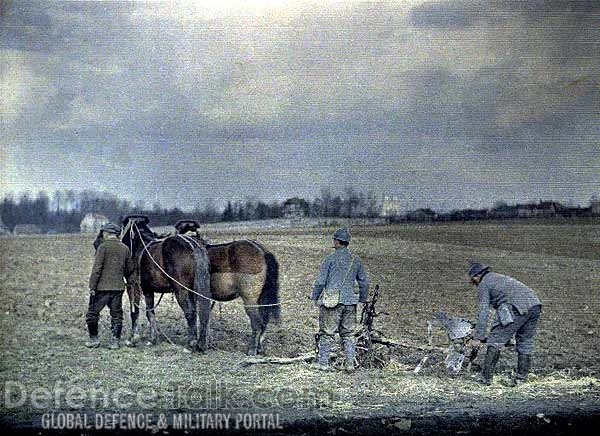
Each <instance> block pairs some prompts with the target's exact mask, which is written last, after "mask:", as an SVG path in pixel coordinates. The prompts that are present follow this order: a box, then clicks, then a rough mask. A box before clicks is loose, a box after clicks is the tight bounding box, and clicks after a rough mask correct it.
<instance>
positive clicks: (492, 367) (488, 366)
mask: <svg viewBox="0 0 600 436" xmlns="http://www.w3.org/2000/svg"><path fill="white" fill-rule="evenodd" d="M499 357H500V350H499V349H497V348H496V347H488V349H487V352H486V353H485V360H484V362H483V370H482V371H481V383H483V384H484V385H488V386H489V385H491V384H492V379H493V378H494V372H495V371H496V364H497V363H498V358H499Z"/></svg>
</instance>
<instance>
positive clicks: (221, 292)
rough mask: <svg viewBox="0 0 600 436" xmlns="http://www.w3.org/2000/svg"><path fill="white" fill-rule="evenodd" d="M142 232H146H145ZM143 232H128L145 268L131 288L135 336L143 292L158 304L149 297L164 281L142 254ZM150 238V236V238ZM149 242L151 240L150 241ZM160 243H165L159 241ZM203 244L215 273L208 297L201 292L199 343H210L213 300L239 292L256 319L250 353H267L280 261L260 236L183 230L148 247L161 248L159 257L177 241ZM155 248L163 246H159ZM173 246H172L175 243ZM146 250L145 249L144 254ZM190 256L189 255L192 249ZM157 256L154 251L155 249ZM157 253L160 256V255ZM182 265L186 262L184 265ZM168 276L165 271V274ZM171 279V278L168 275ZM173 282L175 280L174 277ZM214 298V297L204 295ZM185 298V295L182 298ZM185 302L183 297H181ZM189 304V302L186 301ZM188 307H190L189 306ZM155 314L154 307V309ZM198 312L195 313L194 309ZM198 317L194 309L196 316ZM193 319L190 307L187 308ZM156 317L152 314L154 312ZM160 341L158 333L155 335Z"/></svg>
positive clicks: (133, 335) (149, 300)
mask: <svg viewBox="0 0 600 436" xmlns="http://www.w3.org/2000/svg"><path fill="white" fill-rule="evenodd" d="M140 234H141V235H142V237H140ZM143 235H144V233H143V232H135V233H132V232H127V234H126V235H124V237H123V242H124V243H126V244H127V245H130V246H131V247H132V248H133V250H132V253H133V255H134V256H138V257H139V263H138V265H139V268H140V285H141V286H139V287H138V286H132V287H131V290H129V288H128V292H129V296H130V301H132V311H131V321H132V332H131V341H132V342H134V341H135V339H136V325H137V318H138V316H139V301H140V291H141V292H142V293H143V294H144V297H145V299H146V307H147V310H149V309H151V308H152V309H153V308H154V304H153V303H154V300H153V299H152V298H149V296H148V294H149V292H148V289H149V286H150V285H153V284H154V281H158V280H159V277H158V276H159V275H160V271H156V268H153V267H152V265H151V262H152V261H151V260H150V262H148V260H149V259H148V256H144V254H143V253H142V252H143V251H145V249H144V247H143V243H142V238H143ZM166 240H170V242H169V244H167V245H165V242H164V241H166ZM144 242H145V241H144ZM145 243H146V244H147V242H145ZM159 244H160V245H159ZM192 244H197V245H201V246H203V247H204V248H205V249H206V251H207V254H208V263H209V266H208V271H209V274H210V279H209V280H210V286H209V289H208V292H206V293H205V294H202V297H200V296H198V295H196V303H197V304H196V305H195V307H194V306H193V305H192V306H190V310H191V309H194V308H195V309H196V312H197V313H198V316H199V322H200V331H201V333H202V335H201V336H199V342H198V346H199V348H200V349H205V348H206V332H207V331H206V329H207V325H208V321H209V317H210V309H211V303H213V304H214V302H215V301H231V300H234V299H236V298H238V297H241V298H242V301H243V303H244V308H245V310H246V313H247V314H248V317H249V318H250V325H251V328H252V334H251V335H250V338H249V346H248V354H249V355H256V354H258V353H263V352H264V345H263V340H264V333H265V329H266V327H267V324H268V323H269V321H270V320H274V321H277V320H278V319H279V297H278V287H279V284H278V278H279V265H278V263H277V260H276V259H275V256H273V254H272V253H270V252H269V251H268V250H267V249H266V248H265V247H263V246H262V245H260V244H259V243H257V242H255V241H250V240H239V241H233V242H229V243H225V244H216V245H211V244H206V243H204V241H202V240H201V239H199V238H197V237H191V236H187V235H183V234H178V235H175V236H170V237H168V238H166V239H165V240H163V242H158V243H153V244H152V245H150V246H149V247H148V250H149V251H150V252H151V253H153V252H154V251H156V252H157V255H156V257H158V258H159V259H160V256H161V253H165V249H167V248H169V247H174V246H181V247H184V246H186V245H188V246H189V245H192ZM153 247H161V248H160V250H159V248H153ZM169 249H170V248H169ZM140 253H141V254H140ZM188 255H189V254H188ZM153 257H155V256H154V254H153ZM156 257H155V260H156ZM178 267H179V268H181V266H178ZM163 276H164V274H163ZM163 280H164V281H165V284H166V283H167V282H168V280H166V279H164V278H163ZM168 284H169V285H171V286H173V283H172V282H168ZM176 287H177V284H175V288H176ZM160 289H161V290H157V292H168V290H166V286H165V287H160ZM204 297H208V298H204ZM178 301H179V299H178ZM180 305H181V302H180ZM182 307H183V306H182ZM184 312H185V309H184ZM148 313H151V314H152V317H153V316H154V312H153V310H152V311H150V312H148ZM194 314H195V312H194ZM192 316H194V315H193V314H192V313H190V317H192ZM186 318H187V319H188V323H189V319H190V318H188V312H186ZM148 319H149V320H150V315H149V317H148ZM150 326H151V332H152V330H155V328H156V327H155V325H154V326H153V324H152V321H150ZM152 339H154V341H156V334H155V333H154V336H152V333H151V340H152Z"/></svg>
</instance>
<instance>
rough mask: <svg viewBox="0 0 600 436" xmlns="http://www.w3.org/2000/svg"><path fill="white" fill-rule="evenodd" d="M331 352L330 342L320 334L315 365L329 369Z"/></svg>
mask: <svg viewBox="0 0 600 436" xmlns="http://www.w3.org/2000/svg"><path fill="white" fill-rule="evenodd" d="M330 352H331V342H330V341H329V339H326V338H324V337H323V336H321V337H320V338H319V353H318V355H317V362H316V365H315V367H316V368H317V369H320V370H323V371H331V366H330V365H329V353H330Z"/></svg>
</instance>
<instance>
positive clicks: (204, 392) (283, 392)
mask: <svg viewBox="0 0 600 436" xmlns="http://www.w3.org/2000/svg"><path fill="white" fill-rule="evenodd" d="M0 386H1V388H2V395H1V402H2V404H1V408H2V409H3V410H4V411H5V412H9V413H10V411H17V410H19V409H25V410H31V409H33V410H38V411H40V413H41V422H40V425H41V427H42V428H46V429H156V428H159V429H160V428H173V429H246V430H250V429H255V430H256V429H262V430H268V429H280V428H281V425H282V424H281V417H280V414H279V412H281V411H285V410H291V409H295V410H298V409H304V410H310V409H315V408H322V407H327V405H331V404H332V403H334V402H336V401H337V400H338V399H337V396H336V393H335V391H330V390H327V389H322V390H314V389H309V388H304V387H301V386H295V385H291V384H290V385H286V386H279V387H273V386H269V387H264V386H256V385H253V384H247V383H231V382H226V381H222V380H219V379H217V378H212V379H208V380H207V381H206V383H204V384H203V385H194V386H189V385H183V384H180V385H173V386H168V387H164V386H162V387H161V389H160V390H159V389H156V388H153V387H145V388H137V389H133V388H127V387H123V386H121V387H114V388H104V387H89V388H85V389H84V388H82V387H80V386H71V385H70V384H69V383H67V382H64V381H61V380H59V381H56V382H55V383H54V384H53V385H51V386H49V387H45V386H40V387H35V388H31V386H27V385H25V384H24V383H22V382H19V381H5V382H3V383H2V384H1V385H0ZM90 410H91V411H93V413H90V412H89V411H90ZM107 410H109V411H110V413H108V412H106V411H107ZM157 410H160V412H162V413H156V411H157ZM63 411H65V412H63ZM114 411H118V413H115V412H114ZM130 411H136V413H130Z"/></svg>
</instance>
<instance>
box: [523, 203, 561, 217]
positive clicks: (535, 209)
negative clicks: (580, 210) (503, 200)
mask: <svg viewBox="0 0 600 436" xmlns="http://www.w3.org/2000/svg"><path fill="white" fill-rule="evenodd" d="M562 209H563V206H562V205H561V204H560V203H557V202H556V201H540V202H539V203H537V204H535V203H529V204H520V205H517V216H518V217H519V218H550V217H554V216H556V215H557V214H558V213H559V212H560V211H562Z"/></svg>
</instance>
